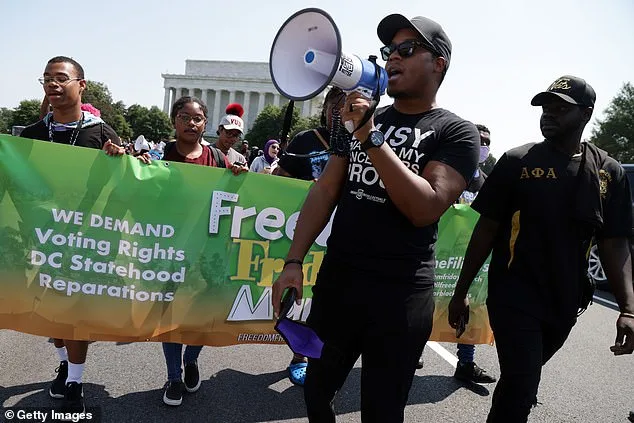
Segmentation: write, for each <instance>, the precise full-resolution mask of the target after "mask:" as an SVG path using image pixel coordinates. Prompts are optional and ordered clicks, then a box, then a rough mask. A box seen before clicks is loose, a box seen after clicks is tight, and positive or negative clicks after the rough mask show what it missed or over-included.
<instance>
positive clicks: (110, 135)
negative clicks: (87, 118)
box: [101, 123, 121, 147]
mask: <svg viewBox="0 0 634 423" xmlns="http://www.w3.org/2000/svg"><path fill="white" fill-rule="evenodd" d="M103 132H104V137H105V139H104V140H101V146H102V147H103V144H105V143H106V141H108V140H110V141H111V142H112V143H113V144H116V145H121V139H120V138H119V136H118V135H117V133H116V132H115V131H114V129H112V128H111V127H110V125H108V124H105V123H104V125H103Z"/></svg>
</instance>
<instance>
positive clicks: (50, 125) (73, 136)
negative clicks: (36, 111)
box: [48, 112, 84, 145]
mask: <svg viewBox="0 0 634 423" xmlns="http://www.w3.org/2000/svg"><path fill="white" fill-rule="evenodd" d="M83 124H84V112H82V113H81V119H80V120H79V123H78V124H77V126H76V127H75V129H73V133H72V134H71V135H70V142H69V144H70V145H75V143H76V142H77V137H79V131H80V130H81V127H82V125H83ZM53 138H54V137H53V117H52V116H51V119H50V120H49V121H48V140H49V141H50V142H55V141H54V140H53Z"/></svg>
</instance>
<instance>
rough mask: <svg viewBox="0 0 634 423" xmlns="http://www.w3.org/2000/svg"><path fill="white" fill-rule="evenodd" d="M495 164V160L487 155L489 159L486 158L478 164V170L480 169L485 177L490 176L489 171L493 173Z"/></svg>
mask: <svg viewBox="0 0 634 423" xmlns="http://www.w3.org/2000/svg"><path fill="white" fill-rule="evenodd" d="M495 163H497V160H496V159H495V157H493V156H492V155H491V154H489V157H487V158H486V160H485V161H484V162H483V163H481V164H480V169H482V171H483V172H484V173H486V174H487V175H490V174H491V171H493V167H494V166H495Z"/></svg>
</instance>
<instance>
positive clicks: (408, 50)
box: [380, 40, 438, 62]
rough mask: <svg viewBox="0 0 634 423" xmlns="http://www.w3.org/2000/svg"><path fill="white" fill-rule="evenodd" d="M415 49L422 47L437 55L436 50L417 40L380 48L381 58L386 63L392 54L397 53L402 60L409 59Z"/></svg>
mask: <svg viewBox="0 0 634 423" xmlns="http://www.w3.org/2000/svg"><path fill="white" fill-rule="evenodd" d="M416 47H423V48H424V49H426V50H429V51H430V52H432V53H433V54H436V55H438V53H437V52H436V50H435V49H434V48H433V47H431V46H430V45H428V44H427V43H424V42H422V41H418V40H407V41H403V42H402V43H400V44H390V45H389V46H383V47H381V49H380V51H381V57H382V58H383V60H385V61H386V62H387V60H388V59H389V58H390V56H391V55H392V53H394V52H395V51H398V55H399V56H401V57H403V58H406V57H410V56H411V55H412V54H414V50H416Z"/></svg>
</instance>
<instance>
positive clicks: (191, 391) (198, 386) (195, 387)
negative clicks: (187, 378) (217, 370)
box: [185, 378, 201, 394]
mask: <svg viewBox="0 0 634 423" xmlns="http://www.w3.org/2000/svg"><path fill="white" fill-rule="evenodd" d="M200 382H201V380H200V378H198V383H197V384H196V386H194V387H193V388H190V387H189V386H187V384H185V389H186V390H187V392H189V393H190V394H192V393H194V392H196V391H197V390H198V388H200Z"/></svg>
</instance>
